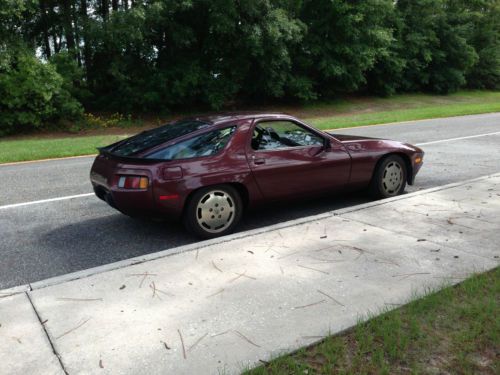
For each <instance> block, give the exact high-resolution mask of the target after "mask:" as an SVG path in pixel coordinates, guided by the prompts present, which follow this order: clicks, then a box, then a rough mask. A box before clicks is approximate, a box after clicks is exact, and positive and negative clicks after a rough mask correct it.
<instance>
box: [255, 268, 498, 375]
mask: <svg viewBox="0 0 500 375" xmlns="http://www.w3.org/2000/svg"><path fill="white" fill-rule="evenodd" d="M402 373H404V374H419V373H421V374H499V373H500V268H497V269H495V270H493V271H491V272H489V273H486V274H482V275H478V276H474V277H472V278H470V279H468V280H466V281H465V282H463V283H461V284H459V285H458V286H455V287H450V288H446V289H444V290H441V291H440V292H437V293H434V294H431V295H428V296H426V297H424V298H422V299H419V300H416V301H414V302H412V303H410V304H408V305H405V306H404V307H402V308H400V309H397V310H393V311H390V312H387V313H385V314H383V315H381V316H379V317H376V318H374V319H371V320H369V321H367V322H365V323H361V324H358V325H357V326H356V327H354V328H353V329H351V330H349V331H348V332H346V333H344V334H343V335H340V336H332V337H328V338H326V339H325V340H324V341H323V342H321V343H320V344H318V345H315V346H312V347H310V348H306V349H302V350H300V351H298V352H297V353H295V354H293V355H289V356H283V357H280V358H277V359H275V360H273V361H272V362H270V363H269V364H267V365H265V366H262V367H259V368H256V369H253V370H251V371H248V372H247V373H246V374H247V375H259V374H402Z"/></svg>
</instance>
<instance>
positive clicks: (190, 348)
mask: <svg viewBox="0 0 500 375" xmlns="http://www.w3.org/2000/svg"><path fill="white" fill-rule="evenodd" d="M207 335H208V332H207V333H205V334H204V335H203V336H201V337H200V338H199V339H198V340H196V342H195V343H194V344H193V345H191V346H190V347H189V349H188V352H190V351H191V350H193V349H194V347H195V346H196V345H198V344H199V343H200V341H201V340H203V339H204V338H205V337H207Z"/></svg>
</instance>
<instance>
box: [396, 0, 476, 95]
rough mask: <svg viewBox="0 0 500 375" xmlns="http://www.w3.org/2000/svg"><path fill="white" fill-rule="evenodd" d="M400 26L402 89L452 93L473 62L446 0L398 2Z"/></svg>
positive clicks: (461, 26)
mask: <svg viewBox="0 0 500 375" xmlns="http://www.w3.org/2000/svg"><path fill="white" fill-rule="evenodd" d="M397 9H398V11H399V12H400V14H401V18H402V20H403V24H402V25H403V26H402V30H401V33H400V40H399V42H400V47H399V51H400V56H401V57H402V58H403V59H404V60H405V61H406V66H405V69H404V71H403V77H402V88H403V89H405V90H407V91H420V90H429V91H434V92H438V93H448V92H450V91H455V90H457V89H458V88H460V87H461V86H463V85H464V84H465V74H466V72H467V70H468V69H470V68H471V67H472V66H473V65H474V63H475V62H476V60H477V55H476V53H475V51H474V48H473V47H472V46H471V45H470V44H468V42H467V39H466V28H465V27H463V26H464V25H463V24H460V23H456V22H455V21H456V19H457V16H458V14H457V13H456V10H457V9H456V8H455V7H450V4H449V3H448V2H447V1H446V0H399V1H398V2H397Z"/></svg>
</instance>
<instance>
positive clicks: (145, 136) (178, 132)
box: [109, 121, 210, 156]
mask: <svg viewBox="0 0 500 375" xmlns="http://www.w3.org/2000/svg"><path fill="white" fill-rule="evenodd" d="M208 126H210V125H209V124H207V123H205V122H201V121H179V122H175V123H173V124H167V125H164V126H160V127H159V128H156V129H151V130H148V131H145V132H142V133H139V134H137V135H135V136H133V137H131V138H129V139H127V140H125V141H124V142H123V143H120V144H119V145H117V146H116V147H114V148H112V149H111V150H109V151H110V152H112V153H113V154H115V155H120V156H132V155H135V154H137V153H139V152H142V151H145V150H147V149H150V148H152V147H155V146H158V145H160V144H162V143H165V142H168V141H170V140H172V139H175V138H178V137H181V136H183V135H186V134H189V133H192V132H194V131H196V130H200V129H203V128H205V127H208Z"/></svg>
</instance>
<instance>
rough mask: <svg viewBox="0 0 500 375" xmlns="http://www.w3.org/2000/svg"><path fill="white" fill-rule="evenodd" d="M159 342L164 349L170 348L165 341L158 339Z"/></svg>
mask: <svg viewBox="0 0 500 375" xmlns="http://www.w3.org/2000/svg"><path fill="white" fill-rule="evenodd" d="M160 342H161V343H162V344H163V346H164V347H165V349H167V350H170V346H168V345H167V343H166V342H165V341H160Z"/></svg>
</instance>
